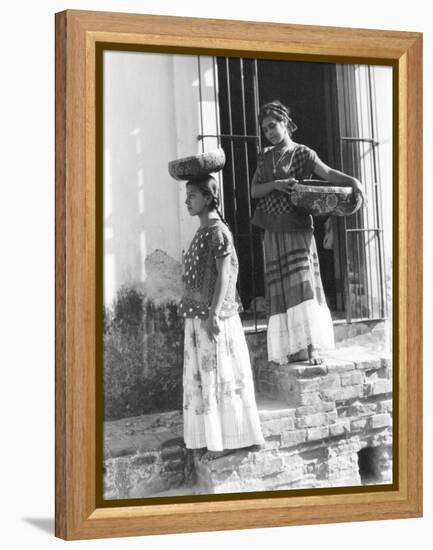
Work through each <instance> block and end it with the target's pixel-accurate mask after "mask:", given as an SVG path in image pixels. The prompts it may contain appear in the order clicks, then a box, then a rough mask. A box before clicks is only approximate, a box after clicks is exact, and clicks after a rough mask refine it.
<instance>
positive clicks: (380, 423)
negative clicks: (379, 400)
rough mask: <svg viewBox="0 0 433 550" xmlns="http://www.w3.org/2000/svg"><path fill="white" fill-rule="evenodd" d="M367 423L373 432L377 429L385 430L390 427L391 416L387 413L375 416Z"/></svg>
mask: <svg viewBox="0 0 433 550" xmlns="http://www.w3.org/2000/svg"><path fill="white" fill-rule="evenodd" d="M369 421H370V428H371V429H373V430H374V429H377V428H386V427H387V426H391V424H392V418H391V415H390V414H388V413H382V414H375V415H374V416H371V417H370V419H369Z"/></svg>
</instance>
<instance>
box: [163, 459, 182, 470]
mask: <svg viewBox="0 0 433 550" xmlns="http://www.w3.org/2000/svg"><path fill="white" fill-rule="evenodd" d="M184 468H185V461H184V460H169V461H168V462H165V463H164V472H183V470H184Z"/></svg>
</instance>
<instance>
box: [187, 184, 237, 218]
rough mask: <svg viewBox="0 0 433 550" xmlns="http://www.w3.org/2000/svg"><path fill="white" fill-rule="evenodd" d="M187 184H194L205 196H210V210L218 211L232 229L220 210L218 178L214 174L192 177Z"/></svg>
mask: <svg viewBox="0 0 433 550" xmlns="http://www.w3.org/2000/svg"><path fill="white" fill-rule="evenodd" d="M186 185H194V187H196V188H197V189H198V190H199V191H200V193H202V195H204V196H205V197H210V198H211V202H210V203H209V207H208V208H209V211H210V212H212V211H213V210H215V211H216V213H217V214H218V216H219V218H220V220H221V221H222V222H223V223H224V224H225V225H226V226H227V227H228V228H229V229H230V226H229V224H228V223H227V222H226V220H225V219H224V218H223V215H222V214H221V210H220V196H219V187H218V183H217V181H216V179H215V178H214V177H213V176H210V175H208V176H204V177H203V178H200V179H192V180H189V181H187V182H186Z"/></svg>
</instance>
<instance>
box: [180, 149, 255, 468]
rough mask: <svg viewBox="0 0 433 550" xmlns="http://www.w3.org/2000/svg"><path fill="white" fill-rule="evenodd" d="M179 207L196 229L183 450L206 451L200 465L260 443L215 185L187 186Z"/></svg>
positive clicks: (187, 272)
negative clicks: (184, 209)
mask: <svg viewBox="0 0 433 550" xmlns="http://www.w3.org/2000/svg"><path fill="white" fill-rule="evenodd" d="M219 151H220V152H221V153H222V157H223V160H221V162H220V163H219V164H217V165H215V166H213V169H214V170H215V171H216V170H219V169H220V168H221V167H222V166H223V165H224V162H225V156H224V154H223V151H222V150H219ZM204 155H205V154H204ZM209 156H210V158H212V155H209ZM204 158H207V157H206V155H205V157H204ZM199 159H201V156H199ZM193 160H194V159H193ZM203 171H204V172H205V170H203ZM188 172H191V171H190V170H189V171H188V170H186V171H185V172H184V174H183V176H185V174H186V173H188ZM185 203H186V207H187V209H188V213H189V215H190V216H196V217H197V218H198V220H199V222H200V224H199V227H198V229H197V231H196V233H195V235H194V237H193V239H192V241H191V244H190V246H189V248H188V251H187V253H186V254H185V256H184V276H183V280H184V294H183V297H182V300H181V302H180V305H179V314H180V315H181V316H182V317H183V318H184V319H185V339H184V366H183V417H184V440H185V445H186V447H187V448H188V449H206V450H207V453H206V458H207V459H213V458H218V457H220V456H222V455H223V454H226V453H227V452H231V451H233V450H235V449H240V448H245V447H256V446H261V445H263V444H264V439H263V435H262V430H261V426H260V419H259V413H258V410H257V405H256V400H255V395H254V383H253V376H252V370H251V363H250V357H249V353H248V348H247V343H246V339H245V335H244V331H243V327H242V323H241V320H240V317H239V313H238V312H239V309H240V301H239V299H238V296H237V292H236V281H237V277H238V266H239V264H238V258H237V254H236V250H235V247H234V243H233V237H232V234H231V231H230V228H229V227H228V224H227V223H226V221H225V220H224V218H223V217H222V215H221V212H220V209H219V187H218V184H217V182H216V180H215V178H214V177H213V176H212V175H210V174H209V173H208V174H206V173H204V174H202V175H195V177H194V178H193V179H190V180H188V181H187V182H186V200H185Z"/></svg>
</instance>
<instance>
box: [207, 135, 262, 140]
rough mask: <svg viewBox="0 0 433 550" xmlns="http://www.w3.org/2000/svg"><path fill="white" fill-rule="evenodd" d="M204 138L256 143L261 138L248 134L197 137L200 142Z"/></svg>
mask: <svg viewBox="0 0 433 550" xmlns="http://www.w3.org/2000/svg"><path fill="white" fill-rule="evenodd" d="M204 138H226V139H255V140H256V141H258V140H259V139H260V138H259V136H249V135H247V134H199V135H198V136H197V139H198V140H202V139H204Z"/></svg>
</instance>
